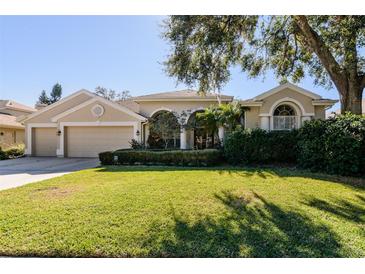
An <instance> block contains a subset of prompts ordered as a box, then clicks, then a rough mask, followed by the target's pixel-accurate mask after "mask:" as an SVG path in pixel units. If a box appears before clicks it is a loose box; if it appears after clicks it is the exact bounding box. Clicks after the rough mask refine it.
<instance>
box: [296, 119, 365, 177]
mask: <svg viewBox="0 0 365 274" xmlns="http://www.w3.org/2000/svg"><path fill="white" fill-rule="evenodd" d="M298 148H299V152H300V153H299V157H298V161H299V164H300V165H301V166H303V167H305V168H310V169H312V170H322V171H326V172H329V173H335V174H341V175H359V174H365V117H363V116H360V115H353V114H350V113H347V114H345V115H338V116H335V117H334V118H331V119H328V120H325V121H321V120H314V121H310V122H307V123H305V125H304V126H303V127H302V128H301V129H300V130H299V143H298Z"/></svg>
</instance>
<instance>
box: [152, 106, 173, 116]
mask: <svg viewBox="0 0 365 274" xmlns="http://www.w3.org/2000/svg"><path fill="white" fill-rule="evenodd" d="M159 111H168V112H173V110H172V109H170V108H167V107H160V108H157V109H155V110H154V111H153V112H151V114H150V117H152V116H153V115H155V114H156V113H157V112H159Z"/></svg>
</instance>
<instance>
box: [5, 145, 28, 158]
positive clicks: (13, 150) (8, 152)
mask: <svg viewBox="0 0 365 274" xmlns="http://www.w3.org/2000/svg"><path fill="white" fill-rule="evenodd" d="M24 150H25V149H24V145H23V144H19V145H14V146H11V147H8V148H6V149H2V148H1V147H0V160H6V159H11V158H18V157H21V156H23V155H24Z"/></svg>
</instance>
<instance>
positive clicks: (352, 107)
mask: <svg viewBox="0 0 365 274" xmlns="http://www.w3.org/2000/svg"><path fill="white" fill-rule="evenodd" d="M362 92H363V89H362V88H361V87H360V85H359V84H358V83H356V82H354V81H349V84H348V85H347V87H344V88H342V89H340V101H341V114H344V113H345V112H348V111H349V112H351V113H353V114H360V115H361V114H362Z"/></svg>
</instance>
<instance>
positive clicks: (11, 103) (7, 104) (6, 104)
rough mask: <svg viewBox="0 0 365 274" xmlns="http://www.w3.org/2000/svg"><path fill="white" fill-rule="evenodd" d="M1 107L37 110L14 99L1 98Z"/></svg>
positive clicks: (30, 111)
mask: <svg viewBox="0 0 365 274" xmlns="http://www.w3.org/2000/svg"><path fill="white" fill-rule="evenodd" d="M0 109H13V110H19V111H24V112H29V113H32V112H36V111H37V110H36V109H34V108H32V107H29V106H26V105H23V104H21V103H18V102H15V101H13V100H0Z"/></svg>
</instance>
